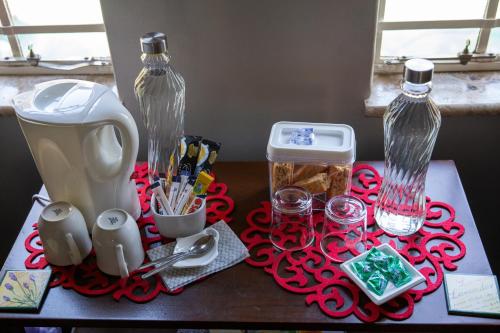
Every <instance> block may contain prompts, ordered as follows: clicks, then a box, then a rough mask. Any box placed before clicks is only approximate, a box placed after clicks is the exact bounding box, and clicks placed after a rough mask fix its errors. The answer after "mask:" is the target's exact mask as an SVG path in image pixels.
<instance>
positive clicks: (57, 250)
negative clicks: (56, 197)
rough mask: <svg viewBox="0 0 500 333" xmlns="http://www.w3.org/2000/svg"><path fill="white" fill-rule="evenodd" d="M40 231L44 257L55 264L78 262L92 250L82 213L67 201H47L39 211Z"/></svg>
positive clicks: (64, 264) (63, 264) (75, 263)
mask: <svg viewBox="0 0 500 333" xmlns="http://www.w3.org/2000/svg"><path fill="white" fill-rule="evenodd" d="M38 232H39V234H40V239H41V241H42V245H43V252H44V255H45V259H46V260H47V261H48V262H49V263H51V264H53V265H57V266H67V265H78V264H80V263H81V262H82V260H83V259H84V258H85V257H86V256H87V255H88V254H89V253H90V251H91V250H92V241H91V240H90V237H89V233H88V231H87V225H86V224H85V220H84V218H83V215H82V213H81V212H80V211H79V210H78V208H76V207H75V206H73V205H72V204H70V203H68V202H64V201H58V202H53V203H51V204H49V205H47V206H46V207H45V208H44V209H43V210H42V213H41V214H40V218H39V221H38Z"/></svg>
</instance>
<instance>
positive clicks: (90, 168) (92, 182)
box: [13, 80, 141, 232]
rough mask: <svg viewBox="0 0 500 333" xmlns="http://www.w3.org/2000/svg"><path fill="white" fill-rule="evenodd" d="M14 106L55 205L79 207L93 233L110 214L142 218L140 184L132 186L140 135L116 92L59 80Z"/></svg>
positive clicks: (43, 85)
mask: <svg viewBox="0 0 500 333" xmlns="http://www.w3.org/2000/svg"><path fill="white" fill-rule="evenodd" d="M13 102H14V107H15V110H16V114H17V119H18V121H19V124H20V125H21V128H22V131H23V133H24V136H25V137H26V141H27V142H28V145H29V147H30V150H31V154H32V155H33V158H34V160H35V163H36V166H37V168H38V172H39V173H40V176H41V177H42V180H43V182H44V184H45V187H46V188H47V192H48V193H49V196H50V198H51V199H52V200H54V201H67V202H71V203H72V204H73V205H75V206H76V207H77V208H78V209H79V210H80V211H81V212H82V214H83V216H84V218H85V222H86V224H87V228H88V230H89V232H90V231H91V230H92V226H93V225H94V223H95V221H96V219H97V216H98V215H99V214H100V213H101V212H103V211H105V210H107V209H111V208H122V209H124V210H126V211H127V212H129V213H130V215H132V216H133V217H134V218H135V219H137V218H138V217H139V216H140V213H141V209H140V205H139V200H138V196H137V190H136V187H135V181H133V180H130V176H131V174H132V172H133V170H134V164H135V161H136V158H137V150H138V145H139V135H138V132H137V127H136V124H135V122H134V119H133V118H132V116H131V115H130V113H129V112H128V110H127V109H126V108H125V107H124V106H123V105H122V104H121V103H120V101H119V100H118V98H117V97H116V95H115V94H114V93H113V92H112V91H111V90H109V89H108V88H106V87H105V86H103V85H101V84H97V83H94V82H87V81H80V80H54V81H48V82H44V83H41V84H38V85H36V86H35V89H34V90H33V91H30V92H26V93H23V94H20V95H17V96H16V97H14V100H13ZM115 127H116V129H118V132H119V133H120V139H121V143H122V144H121V145H120V143H119V141H118V139H117V137H116V134H115Z"/></svg>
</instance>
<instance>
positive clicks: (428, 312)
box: [0, 161, 500, 332]
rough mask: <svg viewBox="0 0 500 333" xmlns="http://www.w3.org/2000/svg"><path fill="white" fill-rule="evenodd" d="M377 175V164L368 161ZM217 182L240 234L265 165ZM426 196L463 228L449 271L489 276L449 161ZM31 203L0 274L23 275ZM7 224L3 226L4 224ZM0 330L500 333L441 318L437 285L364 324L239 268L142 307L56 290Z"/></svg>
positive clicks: (261, 188)
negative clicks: (448, 208) (446, 207)
mask: <svg viewBox="0 0 500 333" xmlns="http://www.w3.org/2000/svg"><path fill="white" fill-rule="evenodd" d="M371 164H372V165H374V166H375V167H376V168H377V169H378V170H379V172H382V163H380V162H373V163H371ZM216 171H217V175H218V176H217V177H218V180H219V181H220V182H224V183H226V184H227V185H228V187H229V195H230V196H231V197H232V198H233V199H234V201H235V210H234V213H233V218H234V221H233V222H232V223H231V227H232V228H233V229H234V230H235V232H236V233H237V234H239V233H240V232H241V231H242V230H243V229H244V228H245V225H246V222H245V216H246V214H247V213H248V212H249V211H250V210H252V209H254V208H256V207H258V205H259V202H260V201H263V200H267V199H268V193H269V192H268V187H267V184H268V182H267V179H268V175H267V164H266V163H263V162H225V163H223V162H220V163H218V164H217V166H216ZM427 194H428V195H429V196H430V197H431V198H432V199H433V200H436V201H444V202H447V203H450V204H452V206H453V207H455V209H456V220H457V221H460V222H461V223H463V224H464V226H465V230H466V231H465V234H464V236H463V237H462V240H463V241H464V242H465V244H466V246H467V254H466V256H465V257H464V258H463V259H462V260H461V261H459V263H458V267H459V268H458V270H457V271H456V272H463V273H476V274H491V269H490V265H489V263H488V259H487V257H486V254H485V252H484V248H483V245H482V243H481V239H480V237H479V235H478V231H477V228H476V225H475V223H474V219H473V217H472V214H471V211H470V208H469V205H468V203H467V199H466V196H465V193H464V190H463V188H462V184H461V182H460V178H459V176H458V173H457V170H456V167H455V164H454V163H453V162H452V161H433V162H432V163H431V166H430V168H429V173H428V177H427ZM40 211H41V207H40V206H39V205H38V204H35V206H34V207H33V208H32V210H31V211H30V213H29V215H28V217H27V219H26V222H25V224H24V226H23V228H22V230H21V232H20V233H19V236H18V238H17V240H16V242H15V244H14V246H13V248H12V250H11V252H10V254H9V256H8V258H7V260H6V262H5V265H4V267H3V269H13V268H24V264H23V263H24V259H25V258H26V255H27V252H26V250H25V248H24V240H25V238H26V236H27V235H28V234H29V233H30V232H31V224H32V223H33V222H34V221H36V220H37V219H38V215H39V213H40ZM4 222H5V223H7V222H8V221H4ZM0 320H1V324H0V325H2V326H4V325H8V326H10V325H19V326H89V327H108V326H113V327H171V328H242V329H243V328H246V329H304V330H305V329H309V330H313V329H318V330H363V331H367V330H379V331H380V330H381V331H389V330H398V331H406V330H418V331H425V330H429V331H442V330H457V329H459V328H460V329H464V328H466V327H469V326H470V327H471V328H472V327H475V328H480V329H481V331H484V330H491V331H497V332H498V331H500V319H493V318H481V317H466V316H456V315H448V313H447V309H446V301H445V293H444V289H443V286H441V287H440V288H439V290H437V291H436V292H434V293H432V294H430V295H427V296H425V297H424V299H423V300H422V301H420V302H418V303H417V304H416V306H415V310H414V313H413V315H412V316H411V317H410V318H409V319H407V320H404V321H392V320H389V319H385V318H384V319H381V320H380V321H378V322H376V323H374V324H365V323H363V322H361V321H360V320H359V319H357V318H356V317H355V316H349V317H347V318H343V319H333V318H330V317H328V316H326V315H324V314H323V313H322V312H321V311H320V310H319V309H318V307H317V306H316V305H312V306H306V305H305V302H304V296H303V295H296V294H292V293H290V292H287V291H285V290H283V289H281V288H280V287H279V286H278V285H277V284H276V283H275V282H274V280H273V279H272V278H271V277H270V276H269V275H267V274H266V273H264V271H263V270H261V269H256V268H253V267H251V266H249V265H247V264H245V263H240V264H239V265H237V266H235V267H232V268H230V269H227V270H225V271H222V272H219V273H217V274H214V275H212V276H210V277H209V278H207V279H206V280H204V281H203V282H200V283H196V284H194V285H192V286H188V287H186V288H185V290H184V291H183V292H182V293H181V294H179V295H176V296H169V295H164V294H161V295H159V296H158V297H157V298H156V299H154V300H153V301H151V302H149V303H146V304H136V303H133V302H131V301H128V300H126V299H123V300H120V301H119V302H116V301H114V300H113V299H112V297H111V296H109V295H106V296H100V297H86V296H82V295H79V294H77V293H76V292H75V291H73V290H65V289H63V288H61V287H57V288H52V289H50V290H49V293H48V295H47V298H46V300H45V303H44V305H43V307H42V309H41V311H40V313H39V314H27V313H0Z"/></svg>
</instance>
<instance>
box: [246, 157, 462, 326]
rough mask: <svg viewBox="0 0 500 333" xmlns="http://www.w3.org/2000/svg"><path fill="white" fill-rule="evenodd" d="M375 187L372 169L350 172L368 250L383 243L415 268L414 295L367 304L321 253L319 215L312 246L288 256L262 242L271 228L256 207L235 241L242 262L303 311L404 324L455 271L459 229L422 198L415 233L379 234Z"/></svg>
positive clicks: (447, 210) (377, 180) (442, 207)
mask: <svg viewBox="0 0 500 333" xmlns="http://www.w3.org/2000/svg"><path fill="white" fill-rule="evenodd" d="M381 183H382V177H381V176H380V175H379V174H378V172H377V171H376V170H375V169H374V168H373V167H372V166H370V165H356V166H355V167H354V170H353V186H352V191H351V192H352V194H353V195H355V196H357V197H359V198H360V199H362V200H363V201H364V202H365V203H366V205H367V209H368V221H367V222H368V223H367V224H368V233H367V242H368V247H369V248H370V247H371V246H372V245H375V246H376V245H379V244H381V243H386V242H388V243H389V244H390V245H391V246H392V247H393V248H395V249H396V250H397V251H398V252H399V253H401V254H402V255H403V256H404V257H405V258H406V259H408V261H409V262H410V263H412V264H413V265H415V266H416V267H417V269H419V271H420V272H421V273H422V274H423V275H424V276H425V279H426V282H425V283H422V284H420V285H419V286H417V287H415V289H411V290H409V291H408V292H406V293H404V294H402V295H400V296H398V297H397V298H395V299H393V300H391V301H389V302H387V303H386V304H384V305H382V306H377V305H375V304H374V303H372V302H371V301H370V300H369V299H368V297H366V295H364V294H363V292H362V291H361V290H360V289H359V288H358V287H357V286H356V285H355V284H354V283H353V282H351V280H349V278H348V277H347V275H346V274H345V273H344V272H343V271H342V270H341V269H340V267H339V265H338V264H335V263H333V262H332V261H331V260H329V259H328V258H327V257H326V256H324V255H323V253H322V252H321V248H320V245H319V240H320V239H319V236H320V232H321V224H322V223H323V214H322V213H318V214H315V215H314V223H315V226H316V238H315V243H314V244H313V246H310V247H308V248H306V249H304V250H303V251H301V252H299V253H294V254H292V253H290V252H278V251H276V250H275V249H274V248H273V246H272V245H271V242H270V240H269V237H268V235H269V227H270V223H271V205H270V203H269V202H262V203H261V207H260V208H257V209H254V210H253V211H251V212H250V213H249V214H248V215H247V218H246V220H247V223H248V225H249V227H248V228H247V229H245V230H244V231H243V232H242V234H241V236H240V237H241V239H242V241H243V242H244V243H245V244H246V245H247V247H248V249H249V251H250V253H251V256H250V257H249V258H248V259H247V260H246V262H247V263H248V264H250V265H251V266H255V267H260V268H263V269H264V271H265V272H267V273H268V274H270V275H271V276H272V277H273V278H274V280H275V281H276V283H277V284H278V285H279V286H281V287H282V288H284V289H286V290H288V291H291V292H293V293H297V294H303V295H305V302H306V304H307V305H308V306H309V305H312V304H314V303H316V304H317V305H318V306H319V308H320V309H321V311H323V313H325V314H326V315H328V316H330V317H334V318H342V317H346V316H349V315H352V314H354V315H355V316H356V317H358V318H359V319H360V320H363V321H365V322H373V321H376V320H377V319H379V318H381V317H382V316H385V317H387V318H390V319H393V320H403V319H406V318H409V317H410V316H411V315H412V313H413V310H414V306H415V303H416V302H418V301H420V300H421V299H422V298H423V297H424V296H425V295H427V294H430V293H432V292H434V291H436V290H437V289H438V288H439V286H440V285H441V283H442V281H443V269H446V270H455V269H456V268H457V266H456V264H455V262H456V261H458V260H460V259H461V258H463V257H464V256H465V252H466V249H465V244H464V243H463V242H462V241H461V240H460V238H461V237H462V235H463V234H464V227H463V225H462V224H460V223H459V222H457V221H455V210H454V209H453V207H452V206H450V205H449V204H446V203H443V202H436V201H431V200H430V199H429V198H427V217H426V221H425V224H424V226H423V227H422V228H421V229H420V230H419V231H418V233H416V234H414V235H412V236H405V237H396V236H393V235H388V234H386V233H384V231H383V230H382V229H380V228H378V227H377V226H376V222H375V220H374V218H373V203H374V201H375V199H376V196H377V193H378V190H379V188H380V185H381ZM344 251H345V250H344ZM339 252H342V249H339Z"/></svg>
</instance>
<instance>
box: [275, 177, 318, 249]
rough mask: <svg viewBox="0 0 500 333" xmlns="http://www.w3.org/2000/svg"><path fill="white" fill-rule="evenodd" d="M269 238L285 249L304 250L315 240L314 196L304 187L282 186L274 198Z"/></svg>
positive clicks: (276, 245)
mask: <svg viewBox="0 0 500 333" xmlns="http://www.w3.org/2000/svg"><path fill="white" fill-rule="evenodd" d="M272 206H273V207H272V210H273V212H272V221H271V232H270V235H269V238H270V240H271V242H272V243H273V245H274V246H275V247H277V248H278V249H280V250H283V251H298V250H302V249H304V248H306V247H308V246H309V245H311V243H312V242H313V241H314V225H313V218H312V196H311V194H310V193H309V192H307V191H306V190H304V189H303V188H302V187H297V186H285V187H282V188H280V189H279V190H278V191H276V193H275V194H274V196H273V199H272Z"/></svg>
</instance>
